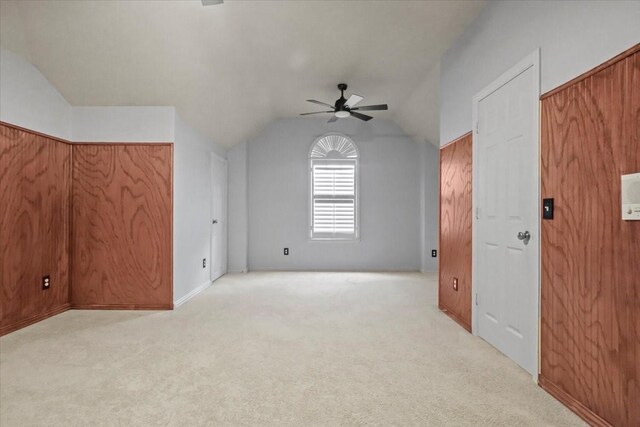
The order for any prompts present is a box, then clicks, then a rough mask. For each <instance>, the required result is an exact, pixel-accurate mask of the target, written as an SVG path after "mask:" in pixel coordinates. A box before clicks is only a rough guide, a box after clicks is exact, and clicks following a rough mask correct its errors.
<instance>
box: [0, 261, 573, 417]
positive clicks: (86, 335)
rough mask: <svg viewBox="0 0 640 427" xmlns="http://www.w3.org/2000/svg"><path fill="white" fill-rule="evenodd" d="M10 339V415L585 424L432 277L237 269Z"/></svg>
mask: <svg viewBox="0 0 640 427" xmlns="http://www.w3.org/2000/svg"><path fill="white" fill-rule="evenodd" d="M0 347H1V349H0V356H1V358H0V424H1V425H2V427H10V426H19V425H28V426H32V425H51V426H71V425H85V426H89V425H91V426H96V425H122V426H132V425H176V426H178V425H180V426H199V425H247V426H248V425H259V426H264V425H274V426H282V425H295V426H307V425H330V426H336V425H385V426H386V425H420V426H429V425H434V426H444V425H449V426H480V425H487V426H494V425H499V426H527V425H530V426H539V425H556V426H571V425H582V423H581V421H580V420H579V419H578V418H577V417H576V416H575V415H573V414H572V413H571V412H569V411H568V410H567V409H565V408H564V407H563V406H562V405H561V404H560V403H559V402H557V401H556V400H554V399H553V398H552V397H551V396H549V395H548V394H546V393H545V392H544V391H542V390H541V389H540V388H538V387H537V386H536V385H535V384H534V383H533V381H532V379H531V377H530V376H529V375H528V374H527V373H525V372H524V371H523V370H521V369H520V368H518V367H517V366H516V365H515V364H514V363H512V362H511V361H510V360H508V359H507V358H505V357H504V356H502V355H501V354H500V353H498V352H497V351H496V350H494V349H493V348H492V347H491V346H489V345H488V344H486V343H485V342H484V341H482V340H480V339H478V338H475V337H473V336H471V335H469V334H468V333H467V332H465V331H464V330H463V329H462V328H460V327H459V326H458V325H457V324H455V323H454V322H453V321H451V320H450V319H449V318H448V317H446V316H445V315H443V314H442V313H440V312H439V311H438V309H437V308H436V283H435V277H434V276H425V275H420V274H373V273H251V274H248V275H228V276H225V277H223V278H222V279H220V280H218V281H217V282H216V283H215V284H214V285H213V286H212V287H211V288H209V289H208V290H206V291H205V292H203V293H202V294H200V295H199V296H197V297H196V298H194V299H192V300H191V301H189V302H188V303H186V304H185V305H183V306H182V307H179V308H178V309H176V310H175V311H173V312H131V311H129V312H126V311H69V312H66V313H63V314H61V315H59V316H57V317H54V318H51V319H49V320H46V321H44V322H41V323H39V324H36V325H33V326H31V327H28V328H26V329H23V330H21V331H18V332H15V333H12V334H9V335H8V336H5V337H3V338H2V339H0Z"/></svg>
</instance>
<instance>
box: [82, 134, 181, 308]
mask: <svg viewBox="0 0 640 427" xmlns="http://www.w3.org/2000/svg"><path fill="white" fill-rule="evenodd" d="M73 154H74V155H73V216H72V224H73V238H72V254H73V262H72V283H73V286H72V290H71V302H72V304H73V306H74V307H79V308H137V309H159V308H171V307H172V306H173V300H172V294H173V287H172V282H173V279H172V274H173V273H172V271H173V266H172V263H173V257H172V238H173V236H172V215H173V212H172V211H173V207H172V206H173V204H172V185H173V184H172V163H173V150H172V146H171V145H170V144H164V145H162V144H157V145H148V144H145V145H130V144H127V145H122V144H109V145H107V144H91V145H74V153H73Z"/></svg>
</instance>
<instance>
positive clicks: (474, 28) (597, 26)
mask: <svg viewBox="0 0 640 427" xmlns="http://www.w3.org/2000/svg"><path fill="white" fill-rule="evenodd" d="M638 42H640V1H627V2H617V1H603V2H595V1H594V2H584V1H541V2H536V1H504V2H503V1H492V2H489V4H488V5H487V7H486V8H485V10H483V11H482V12H481V14H480V15H479V16H478V18H476V20H475V21H474V22H473V23H472V24H471V26H470V27H469V28H468V29H467V31H465V33H464V34H463V35H462V37H461V38H460V39H458V40H457V41H456V43H455V44H454V45H453V46H452V48H451V49H449V51H447V53H446V54H445V55H444V57H443V60H442V65H441V79H440V144H441V145H444V144H446V143H447V142H449V141H451V140H453V139H455V138H457V137H458V136H460V135H462V134H464V133H466V132H468V131H469V130H471V127H472V123H471V121H472V119H471V115H472V107H471V99H472V97H473V96H474V95H475V94H476V93H477V92H479V91H480V90H481V89H483V88H484V87H486V86H487V85H488V84H489V83H491V82H492V81H493V80H495V79H496V78H497V77H498V76H500V75H501V74H502V73H503V72H505V71H506V70H507V69H509V68H510V67H511V66H513V65H515V64H516V63H517V62H518V61H520V60H521V59H523V58H524V57H525V56H527V55H528V54H529V53H531V52H533V51H534V49H536V48H538V47H540V48H541V55H542V59H541V73H542V92H543V93H544V92H547V91H549V90H551V89H553V88H555V87H557V86H559V85H561V84H562V83H564V82H566V81H568V80H570V79H572V78H573V77H576V76H577V75H580V74H582V73H583V72H585V71H587V70H589V69H591V68H593V67H595V66H597V65H599V64H601V63H602V62H604V61H606V60H607V59H609V58H611V57H613V56H615V55H617V54H618V53H620V52H622V51H624V50H626V49H628V48H630V47H632V46H633V45H634V44H636V43H638Z"/></svg>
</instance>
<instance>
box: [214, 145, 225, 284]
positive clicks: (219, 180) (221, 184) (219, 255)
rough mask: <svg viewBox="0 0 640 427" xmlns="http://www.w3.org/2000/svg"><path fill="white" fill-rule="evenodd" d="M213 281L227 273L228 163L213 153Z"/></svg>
mask: <svg viewBox="0 0 640 427" xmlns="http://www.w3.org/2000/svg"><path fill="white" fill-rule="evenodd" d="M210 271H211V281H214V280H216V279H217V278H218V277H220V276H222V275H223V274H225V273H226V272H227V161H226V160H225V159H223V158H221V157H220V156H218V155H216V154H213V153H211V269H210Z"/></svg>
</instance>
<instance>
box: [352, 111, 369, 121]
mask: <svg viewBox="0 0 640 427" xmlns="http://www.w3.org/2000/svg"><path fill="white" fill-rule="evenodd" d="M351 115H352V116H353V117H355V118H356V119H360V120H364V121H365V122H368V121H369V120H371V119H373V117H371V116H367V115H366V114H360V113H356V112H355V111H351Z"/></svg>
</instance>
